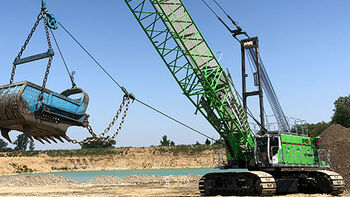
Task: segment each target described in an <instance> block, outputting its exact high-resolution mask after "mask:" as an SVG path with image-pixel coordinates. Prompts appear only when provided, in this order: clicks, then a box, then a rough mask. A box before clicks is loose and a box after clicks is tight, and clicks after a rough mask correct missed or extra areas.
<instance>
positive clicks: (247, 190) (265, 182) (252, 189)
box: [199, 169, 345, 196]
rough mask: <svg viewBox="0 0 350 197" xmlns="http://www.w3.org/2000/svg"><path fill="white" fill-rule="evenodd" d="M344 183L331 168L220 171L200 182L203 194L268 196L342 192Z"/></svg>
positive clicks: (210, 174)
mask: <svg viewBox="0 0 350 197" xmlns="http://www.w3.org/2000/svg"><path fill="white" fill-rule="evenodd" d="M344 187H345V183H344V180H343V178H342V177H341V176H340V175H339V174H338V173H336V172H333V171H329V170H309V169H307V170H306V169H303V170H277V171H273V172H264V171H247V172H219V173H217V172H216V173H208V174H206V175H204V176H203V177H202V178H201V180H200V182H199V190H200V193H201V195H202V196H214V195H223V196H233V195H235V196H245V195H256V196H268V195H274V194H289V193H307V194H312V193H325V194H332V195H339V194H341V193H343V190H344Z"/></svg>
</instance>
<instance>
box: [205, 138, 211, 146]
mask: <svg viewBox="0 0 350 197" xmlns="http://www.w3.org/2000/svg"><path fill="white" fill-rule="evenodd" d="M210 144H211V143H210V140H209V139H208V138H207V140H205V145H207V146H209V145H210Z"/></svg>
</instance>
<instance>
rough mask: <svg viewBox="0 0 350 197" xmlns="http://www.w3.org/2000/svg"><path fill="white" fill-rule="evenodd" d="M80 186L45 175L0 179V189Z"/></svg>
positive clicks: (58, 177) (67, 180) (64, 179)
mask: <svg viewBox="0 0 350 197" xmlns="http://www.w3.org/2000/svg"><path fill="white" fill-rule="evenodd" d="M72 184H78V183H77V182H75V181H72V180H70V179H67V178H64V177H62V176H55V175H51V174H43V175H40V176H7V177H0V187H1V186H10V187H26V186H47V185H50V186H66V185H72Z"/></svg>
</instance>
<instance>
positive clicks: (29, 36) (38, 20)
mask: <svg viewBox="0 0 350 197" xmlns="http://www.w3.org/2000/svg"><path fill="white" fill-rule="evenodd" d="M42 18H43V15H42V12H40V13H39V15H38V16H37V20H36V22H35V24H34V27H33V28H32V30H31V31H30V33H29V35H28V37H27V39H26V41H25V42H24V45H23V46H22V48H21V50H20V52H19V53H18V55H17V57H16V59H15V61H16V60H17V59H20V58H21V56H22V54H23V51H24V50H25V49H26V47H27V45H28V43H29V41H30V39H31V38H32V36H33V33H34V32H35V30H36V28H37V26H38V25H39V22H40V20H41V19H42ZM16 67H17V66H16V65H15V62H14V63H13V67H12V72H11V78H10V84H12V83H13V80H14V77H15V71H16Z"/></svg>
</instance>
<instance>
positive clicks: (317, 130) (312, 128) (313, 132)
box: [306, 121, 331, 137]
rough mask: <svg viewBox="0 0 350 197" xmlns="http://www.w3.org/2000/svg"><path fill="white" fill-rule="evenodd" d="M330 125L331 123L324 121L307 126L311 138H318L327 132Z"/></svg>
mask: <svg viewBox="0 0 350 197" xmlns="http://www.w3.org/2000/svg"><path fill="white" fill-rule="evenodd" d="M330 125H331V123H328V122H323V121H322V122H318V123H316V124H306V127H307V129H308V131H309V136H310V137H316V136H319V135H320V134H321V133H323V131H325V130H326V129H327V128H328V127H329V126H330Z"/></svg>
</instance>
